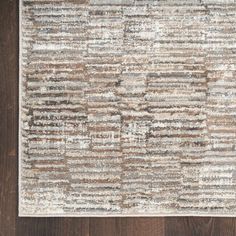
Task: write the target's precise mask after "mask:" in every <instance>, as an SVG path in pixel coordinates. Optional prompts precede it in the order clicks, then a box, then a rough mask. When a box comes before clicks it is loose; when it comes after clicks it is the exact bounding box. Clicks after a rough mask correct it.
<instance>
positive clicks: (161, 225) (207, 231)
mask: <svg viewBox="0 0 236 236" xmlns="http://www.w3.org/2000/svg"><path fill="white" fill-rule="evenodd" d="M17 120H18V1H17V0H1V1H0V236H15V235H17V236H52V235H53V236H62V235H63V236H74V235H76V236H233V235H235V236H236V219H234V218H197V217H178V218H177V217H168V218H19V217H17V175H18V169H17V125H18V122H17Z"/></svg>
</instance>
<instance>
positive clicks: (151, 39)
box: [19, 0, 236, 216]
mask: <svg viewBox="0 0 236 236" xmlns="http://www.w3.org/2000/svg"><path fill="white" fill-rule="evenodd" d="M20 10H21V26H20V30H21V58H20V63H21V66H20V69H21V73H20V94H21V95H20V100H21V101H20V144H19V146H20V153H19V155H20V169H19V177H20V180H19V184H20V189H19V191H20V196H19V214H20V215H22V216H24V215H25V216H27V215H28V216H53V215H55V216H56V215H58V216H66V215H71V216H86V215H106V216H109V215H110V216H112V215H120V216H127V215H208V214H209V215H234V214H235V212H236V28H235V25H236V2H235V1H234V0H202V1H201V0H159V1H157V0H90V1H89V0H22V3H21V9H20Z"/></svg>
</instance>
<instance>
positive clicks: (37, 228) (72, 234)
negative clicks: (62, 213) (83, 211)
mask: <svg viewBox="0 0 236 236" xmlns="http://www.w3.org/2000/svg"><path fill="white" fill-rule="evenodd" d="M32 235H34V236H42V235H43V236H54V235H56V236H64V235H69V236H89V219H88V218H66V217H64V218H19V219H18V225H17V236H32Z"/></svg>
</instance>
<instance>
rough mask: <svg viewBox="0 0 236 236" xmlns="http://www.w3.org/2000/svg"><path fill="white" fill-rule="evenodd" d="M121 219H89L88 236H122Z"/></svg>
mask: <svg viewBox="0 0 236 236" xmlns="http://www.w3.org/2000/svg"><path fill="white" fill-rule="evenodd" d="M122 222H123V220H122V218H91V219H90V222H89V231H90V234H89V236H104V235H107V236H110V235H111V236H121V235H122V236H123V234H122Z"/></svg>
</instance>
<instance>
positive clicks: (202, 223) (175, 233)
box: [165, 217, 215, 236]
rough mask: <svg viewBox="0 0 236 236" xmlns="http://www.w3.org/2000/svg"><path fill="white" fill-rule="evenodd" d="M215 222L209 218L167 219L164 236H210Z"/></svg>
mask: <svg viewBox="0 0 236 236" xmlns="http://www.w3.org/2000/svg"><path fill="white" fill-rule="evenodd" d="M214 226H215V220H214V218H211V217H169V218H168V219H167V220H166V223H165V229H166V230H165V236H183V235H191V236H211V235H212V232H213V228H214Z"/></svg>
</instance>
